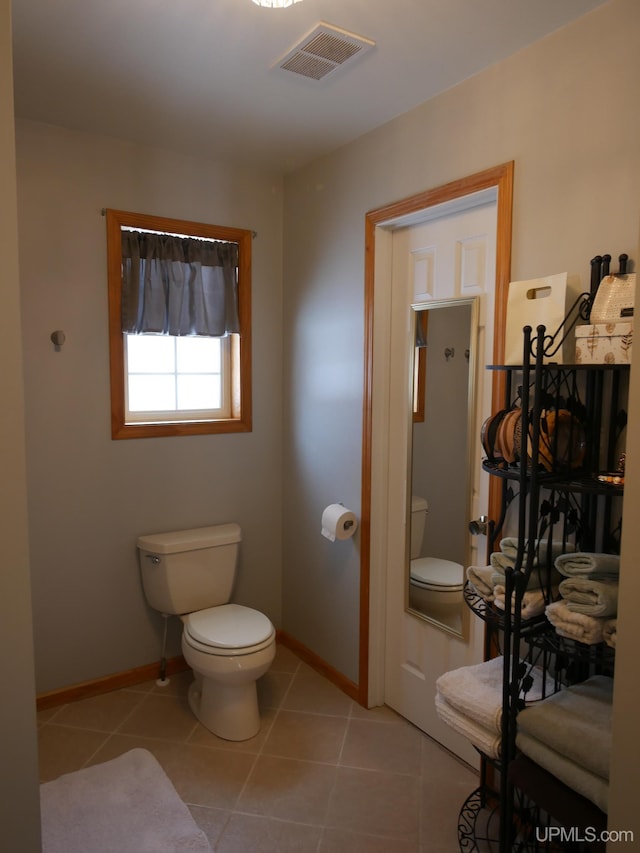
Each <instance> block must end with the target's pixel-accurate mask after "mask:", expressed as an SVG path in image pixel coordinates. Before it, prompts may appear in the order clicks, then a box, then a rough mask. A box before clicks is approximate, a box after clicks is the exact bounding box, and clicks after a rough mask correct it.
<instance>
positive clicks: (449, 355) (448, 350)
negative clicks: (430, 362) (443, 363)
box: [444, 347, 456, 361]
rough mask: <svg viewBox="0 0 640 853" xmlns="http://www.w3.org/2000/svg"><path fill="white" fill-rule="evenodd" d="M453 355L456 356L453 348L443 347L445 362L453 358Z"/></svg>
mask: <svg viewBox="0 0 640 853" xmlns="http://www.w3.org/2000/svg"><path fill="white" fill-rule="evenodd" d="M455 354H456V351H455V349H454V348H453V347H445V349H444V357H445V359H446V360H447V361H449V359H450V358H453V357H454V355H455Z"/></svg>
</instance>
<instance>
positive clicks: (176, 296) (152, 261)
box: [121, 230, 240, 337]
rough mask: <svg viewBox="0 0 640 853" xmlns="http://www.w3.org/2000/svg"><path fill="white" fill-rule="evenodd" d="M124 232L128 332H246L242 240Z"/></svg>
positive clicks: (124, 302) (124, 299) (124, 327)
mask: <svg viewBox="0 0 640 853" xmlns="http://www.w3.org/2000/svg"><path fill="white" fill-rule="evenodd" d="M121 233H122V331H123V332H128V333H130V334H144V333H148V334H166V335H204V336H207V337H222V336H224V335H227V334H231V333H234V332H239V331H240V322H239V317H238V274H237V268H238V245H237V243H224V242H211V241H207V240H197V239H195V238H191V237H177V236H175V235H172V234H151V233H147V232H143V231H125V230H123V231H122V232H121Z"/></svg>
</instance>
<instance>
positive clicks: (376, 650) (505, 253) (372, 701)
mask: <svg viewBox="0 0 640 853" xmlns="http://www.w3.org/2000/svg"><path fill="white" fill-rule="evenodd" d="M513 173H514V162H513V161H510V162H508V163H503V164H501V165H499V166H494V167H493V168H490V169H486V170H484V171H482V172H477V173H475V174H473V175H469V176H468V177H465V178H461V179H459V180H456V181H452V182H450V183H448V184H444V185H442V186H439V187H436V188H434V189H430V190H425V191H424V192H421V193H417V194H416V195H413V196H409V197H408V198H404V199H401V200H400V201H396V202H392V203H391V204H388V205H384V206H383V207H379V208H376V209H375V210H371V211H369V212H368V213H367V214H366V215H365V260H364V286H365V300H364V314H365V316H364V321H365V322H364V349H365V353H364V395H363V396H364V399H363V423H362V500H361V520H360V526H361V538H360V545H361V550H360V630H359V640H360V649H359V677H358V695H357V699H358V701H359V702H360V703H361V704H362V705H364V706H366V707H371V706H373V705H378V704H381V703H382V702H383V701H384V678H383V675H384V635H385V631H384V630H378V631H377V632H376V633H375V634H374V631H373V627H374V626H383V625H384V618H385V617H384V608H383V605H384V586H383V581H382V578H381V577H378V574H379V571H374V572H372V560H371V553H372V548H371V532H372V531H371V516H372V503H373V501H374V500H379V499H380V496H379V495H378V494H377V493H376V489H374V488H373V481H374V470H373V458H374V453H373V451H374V447H373V442H374V435H373V423H374V406H375V400H374V387H373V378H374V377H373V361H374V343H375V341H374V320H375V297H376V281H378V282H379V281H380V280H382V281H385V280H387V281H390V275H389V261H390V258H389V248H390V233H389V232H390V231H391V230H393V228H394V227H399V226H400V225H401V224H402V225H405V224H413V223H414V222H420V221H422V220H425V219H427V218H428V217H429V210H430V209H431V208H434V207H435V206H436V205H440V204H444V203H447V202H452V201H454V200H455V199H462V198H464V197H465V196H469V195H472V194H473V193H479V192H481V191H483V190H489V189H492V188H495V189H496V190H497V237H496V282H495V288H496V290H495V313H494V346H493V360H494V363H495V364H500V363H501V362H502V360H503V358H504V329H505V321H506V308H507V293H508V288H509V281H510V276H511V230H512V218H513ZM385 231H386V232H387V234H386V235H385ZM385 237H387V238H388V239H385ZM387 289H388V288H387ZM378 300H379V301H380V294H379V293H378ZM384 307H385V306H384V305H381V306H380V310H382V309H384ZM375 355H376V356H379V355H380V353H377V352H376V353H375ZM503 390H504V378H503V376H502V374H501V372H500V371H493V377H492V409H495V408H496V405H497V401H498V400H500V399H501V398H502V391H503ZM499 486H500V484H499V483H498V482H495V483H494V482H492V483H490V486H489V507H488V515H489V517H490V518H495V516H496V510H497V507H498V502H499V491H498V490H499ZM378 491H379V490H378Z"/></svg>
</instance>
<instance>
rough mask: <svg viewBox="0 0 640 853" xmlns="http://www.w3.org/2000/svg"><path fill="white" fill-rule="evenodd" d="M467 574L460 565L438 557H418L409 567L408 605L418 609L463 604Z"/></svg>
mask: <svg viewBox="0 0 640 853" xmlns="http://www.w3.org/2000/svg"><path fill="white" fill-rule="evenodd" d="M463 577H464V572H463V567H462V566H461V564H460V563H454V562H453V561H452V560H443V559H440V558H439V557H418V558H417V559H414V560H411V563H410V567H409V604H410V605H411V607H414V608H415V609H416V610H421V609H423V608H424V607H430V606H433V605H443V606H451V605H458V604H460V603H461V602H462V589H463V586H464V580H463Z"/></svg>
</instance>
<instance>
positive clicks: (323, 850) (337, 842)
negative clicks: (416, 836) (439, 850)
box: [318, 829, 457, 853]
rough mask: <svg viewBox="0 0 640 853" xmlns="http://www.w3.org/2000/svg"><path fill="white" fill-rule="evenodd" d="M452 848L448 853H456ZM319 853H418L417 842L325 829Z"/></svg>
mask: <svg viewBox="0 0 640 853" xmlns="http://www.w3.org/2000/svg"><path fill="white" fill-rule="evenodd" d="M454 850H456V851H457V847H456V848H451V849H450V850H449V851H447V853H454ZM318 853H416V844H415V841H407V840H405V839H402V838H394V839H393V840H390V839H389V838H383V837H380V836H376V835H357V834H356V833H354V832H345V831H344V830H342V829H325V831H324V835H323V836H322V841H321V842H320V847H319V848H318Z"/></svg>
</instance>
